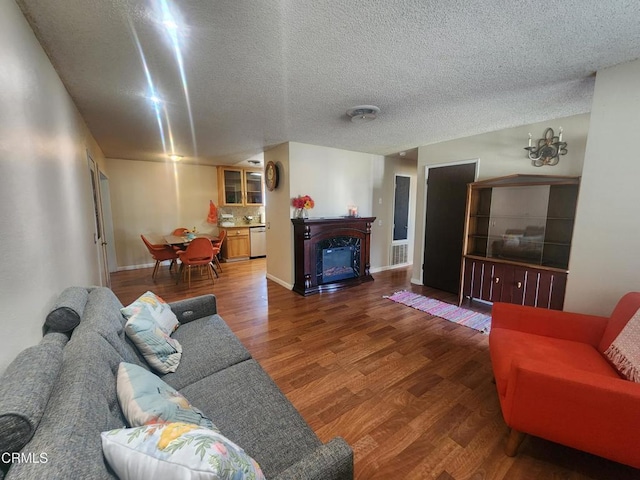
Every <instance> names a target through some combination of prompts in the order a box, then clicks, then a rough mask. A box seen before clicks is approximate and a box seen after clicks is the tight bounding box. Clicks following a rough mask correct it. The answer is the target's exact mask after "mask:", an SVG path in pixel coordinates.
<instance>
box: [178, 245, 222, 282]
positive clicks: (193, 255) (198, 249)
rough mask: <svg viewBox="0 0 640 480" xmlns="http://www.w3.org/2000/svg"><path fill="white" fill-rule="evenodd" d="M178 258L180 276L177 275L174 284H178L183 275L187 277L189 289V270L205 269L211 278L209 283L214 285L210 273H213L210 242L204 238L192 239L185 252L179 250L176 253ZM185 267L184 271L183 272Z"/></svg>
mask: <svg viewBox="0 0 640 480" xmlns="http://www.w3.org/2000/svg"><path fill="white" fill-rule="evenodd" d="M177 253H178V258H179V259H180V262H182V265H180V275H178V281H177V282H176V283H180V279H181V278H183V277H184V275H185V274H186V275H188V279H189V280H188V282H189V288H191V268H192V267H201V266H203V267H206V269H207V274H208V275H209V277H210V278H211V282H212V283H213V284H214V285H215V280H214V279H213V274H212V273H211V272H212V271H215V270H214V268H213V265H212V264H211V262H213V257H214V248H213V245H212V244H211V240H209V239H208V238H204V237H199V238H194V239H193V240H192V241H191V242H190V243H189V245H188V246H187V248H186V250H180V251H178V252H177ZM185 267H186V269H187V270H186V271H185Z"/></svg>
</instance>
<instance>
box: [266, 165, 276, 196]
mask: <svg viewBox="0 0 640 480" xmlns="http://www.w3.org/2000/svg"><path fill="white" fill-rule="evenodd" d="M264 170H265V173H264V178H265V183H266V185H267V189H268V190H269V191H270V192H272V191H273V190H274V189H276V188H278V166H277V165H276V164H275V163H273V162H268V163H267V166H266V167H265V169H264Z"/></svg>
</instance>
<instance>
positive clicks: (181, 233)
mask: <svg viewBox="0 0 640 480" xmlns="http://www.w3.org/2000/svg"><path fill="white" fill-rule="evenodd" d="M188 232H189V229H188V228H184V227H180V228H176V229H175V230H174V231H173V233H172V235H175V236H177V237H182V236H184V235H186V234H187V233H188Z"/></svg>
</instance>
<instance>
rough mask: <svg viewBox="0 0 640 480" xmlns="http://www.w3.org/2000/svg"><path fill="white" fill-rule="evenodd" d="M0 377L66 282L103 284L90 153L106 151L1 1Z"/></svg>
mask: <svg viewBox="0 0 640 480" xmlns="http://www.w3.org/2000/svg"><path fill="white" fill-rule="evenodd" d="M0 59H1V61H2V68H0V112H1V113H0V250H1V251H2V252H3V261H2V262H0V305H2V316H1V317H0V325H1V326H2V331H3V342H2V344H3V348H2V349H1V350H0V371H4V370H5V368H6V367H7V365H8V364H9V363H10V362H11V360H12V359H13V358H14V357H15V356H16V355H17V354H18V352H19V351H20V350H22V349H24V348H25V347H27V346H29V345H33V344H35V343H37V342H38V341H39V340H40V338H42V325H43V323H44V320H45V317H46V314H47V313H48V311H49V310H50V308H51V307H52V306H53V303H54V301H55V299H56V297H57V296H58V294H59V293H60V292H61V291H62V290H63V289H64V288H65V287H67V286H70V285H84V286H86V285H92V284H96V283H98V282H99V281H100V277H99V272H98V263H97V258H98V256H97V249H96V246H95V245H94V241H93V234H94V231H95V230H94V212H93V204H92V202H93V200H92V197H91V185H90V183H89V170H88V165H87V153H86V152H87V149H88V150H89V151H90V153H91V156H92V157H93V159H94V160H95V161H96V162H97V163H98V164H99V165H102V166H104V162H103V155H102V152H101V151H100V149H99V148H98V146H97V145H96V143H95V141H94V140H93V138H92V137H91V134H90V133H89V131H88V130H87V128H86V126H85V124H84V122H83V120H82V118H81V117H80V115H79V113H78V111H77V110H76V107H75V106H74V104H73V102H72V101H71V98H70V97H69V95H68V93H67V91H66V89H65V87H64V86H63V84H62V82H61V81H60V79H59V77H58V75H57V73H56V72H55V70H54V68H53V66H52V65H51V63H50V62H49V59H48V57H47V56H46V54H45V53H44V51H43V50H42V48H41V47H40V44H39V43H38V41H37V40H36V38H35V36H34V34H33V32H32V30H31V28H30V27H29V25H28V24H27V22H26V20H25V18H24V16H23V15H22V13H21V12H20V10H19V8H18V7H17V5H16V4H15V2H13V1H4V2H0Z"/></svg>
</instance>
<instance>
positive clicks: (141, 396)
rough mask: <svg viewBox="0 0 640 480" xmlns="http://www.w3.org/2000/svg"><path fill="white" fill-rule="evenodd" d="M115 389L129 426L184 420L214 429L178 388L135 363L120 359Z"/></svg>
mask: <svg viewBox="0 0 640 480" xmlns="http://www.w3.org/2000/svg"><path fill="white" fill-rule="evenodd" d="M116 391H117V394H118V402H119V403H120V408H122V413H124V416H125V418H126V419H127V422H129V425H130V426H132V427H139V426H142V425H149V424H152V423H171V422H185V423H193V424H195V425H200V426H201V427H206V428H211V429H216V426H215V425H214V424H213V422H212V421H211V420H209V419H208V418H207V417H206V416H205V415H204V413H202V412H201V411H200V410H198V409H197V408H196V407H194V406H192V405H191V404H190V403H189V401H188V400H187V399H186V398H185V397H184V396H182V394H181V393H180V392H178V391H177V390H176V389H175V388H173V387H172V386H170V385H167V384H166V383H165V382H163V381H162V380H161V379H160V378H158V376H157V375H154V374H153V373H152V372H150V371H148V370H145V369H144V368H142V367H139V366H138V365H134V364H132V363H126V362H121V363H120V365H119V367H118V378H117V381H116ZM216 430H217V429H216Z"/></svg>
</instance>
